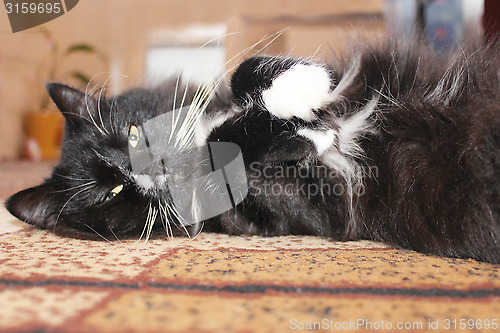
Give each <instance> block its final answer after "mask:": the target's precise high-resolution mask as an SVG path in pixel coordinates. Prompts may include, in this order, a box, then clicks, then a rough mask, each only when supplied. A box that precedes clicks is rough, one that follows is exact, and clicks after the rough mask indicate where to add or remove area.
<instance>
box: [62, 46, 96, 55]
mask: <svg viewBox="0 0 500 333" xmlns="http://www.w3.org/2000/svg"><path fill="white" fill-rule="evenodd" d="M73 52H87V53H93V52H95V50H94V47H93V46H92V45H90V44H85V43H81V44H73V45H70V46H69V47H68V48H67V49H66V54H69V53H73Z"/></svg>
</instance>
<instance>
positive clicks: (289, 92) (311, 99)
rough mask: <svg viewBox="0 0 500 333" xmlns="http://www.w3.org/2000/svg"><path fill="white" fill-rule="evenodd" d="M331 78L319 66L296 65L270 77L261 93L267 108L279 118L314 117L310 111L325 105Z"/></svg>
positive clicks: (329, 98) (327, 99)
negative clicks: (270, 81)
mask: <svg viewBox="0 0 500 333" xmlns="http://www.w3.org/2000/svg"><path fill="white" fill-rule="evenodd" d="M330 86H331V79H330V75H329V74H328V71H327V70H326V69H325V68H323V67H321V66H318V65H304V64H297V65H295V66H293V67H292V68H290V69H289V70H287V71H286V72H284V73H282V74H281V75H279V76H278V77H277V78H276V79H274V80H273V83H272V85H271V87H270V88H269V89H267V90H264V91H263V92H262V99H263V101H264V105H265V107H266V109H267V110H268V111H269V112H271V113H272V114H273V115H275V116H276V117H278V118H283V119H290V118H293V117H297V118H300V119H303V120H313V119H314V118H315V115H314V112H313V110H316V109H320V108H321V107H323V106H325V105H327V104H328V103H329V102H330V101H331V100H332V97H331V95H330Z"/></svg>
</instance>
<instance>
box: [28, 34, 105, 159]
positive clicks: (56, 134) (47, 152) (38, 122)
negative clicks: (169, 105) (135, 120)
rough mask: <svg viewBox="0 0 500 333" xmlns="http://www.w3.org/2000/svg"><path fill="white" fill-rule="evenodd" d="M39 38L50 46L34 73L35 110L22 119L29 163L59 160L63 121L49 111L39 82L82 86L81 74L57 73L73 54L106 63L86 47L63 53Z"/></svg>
mask: <svg viewBox="0 0 500 333" xmlns="http://www.w3.org/2000/svg"><path fill="white" fill-rule="evenodd" d="M41 33H42V35H43V36H44V38H45V39H46V40H47V42H48V43H49V46H50V51H49V52H48V54H47V56H46V58H45V59H43V60H42V62H41V63H40V65H39V66H38V69H37V71H36V73H35V74H36V78H37V79H36V82H35V84H36V85H37V88H38V89H37V90H38V93H39V96H40V105H39V108H38V109H37V110H34V111H31V112H28V113H26V114H25V115H24V118H23V128H24V132H25V134H26V154H27V156H28V158H30V159H31V160H49V159H56V158H57V157H58V156H59V151H60V143H61V138H62V129H63V124H64V118H63V117H62V115H61V114H60V113H59V112H58V111H56V110H54V109H52V106H51V103H50V97H49V96H48V94H47V93H46V92H45V89H44V86H43V84H42V82H47V81H55V80H57V79H58V78H59V77H61V76H63V75H64V76H65V77H69V78H73V79H75V80H77V81H79V82H81V83H82V84H88V83H89V82H90V78H89V77H88V76H87V75H85V74H84V73H83V72H81V71H73V72H71V73H64V74H60V73H59V70H60V68H61V64H62V63H63V62H64V60H65V59H66V58H68V57H70V56H71V55H73V54H77V53H80V54H81V53H83V54H89V55H92V54H93V55H96V56H97V57H99V59H101V60H103V61H106V60H107V58H106V56H105V55H104V54H103V53H102V52H100V51H99V50H97V49H96V48H95V47H93V46H92V45H90V44H88V43H75V44H72V45H70V46H68V47H67V48H65V49H64V50H60V47H59V45H58V43H57V42H56V41H55V40H54V39H53V38H52V35H51V34H50V33H49V32H47V31H46V30H41Z"/></svg>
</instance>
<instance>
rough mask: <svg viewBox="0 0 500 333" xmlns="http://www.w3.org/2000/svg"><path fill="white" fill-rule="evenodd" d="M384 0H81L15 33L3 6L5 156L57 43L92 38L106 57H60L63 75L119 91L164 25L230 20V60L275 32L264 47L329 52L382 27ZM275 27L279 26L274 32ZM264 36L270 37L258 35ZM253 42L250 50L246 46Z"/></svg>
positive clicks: (17, 142) (138, 79) (136, 73)
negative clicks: (90, 79)
mask: <svg viewBox="0 0 500 333" xmlns="http://www.w3.org/2000/svg"><path fill="white" fill-rule="evenodd" d="M382 3H383V0H309V1H304V0H275V1H269V0H226V1H224V0H183V1H179V0H176V1H173V0H164V1H160V0H148V1H136V0H82V1H80V2H79V4H78V5H77V6H76V7H75V8H74V9H73V10H71V11H70V12H68V13H67V14H65V15H63V16H62V17H60V18H58V19H56V20H54V21H51V22H49V23H47V24H44V25H43V26H42V28H40V27H36V28H32V29H30V30H27V31H23V32H18V33H15V34H13V33H12V32H11V30H10V26H9V22H8V18H7V15H6V13H5V11H1V13H0V138H1V140H0V141H1V144H0V160H1V159H2V158H3V159H11V158H16V157H20V156H22V152H23V143H24V135H23V131H22V116H23V114H25V113H27V112H29V111H33V110H37V109H39V108H40V100H41V98H42V96H43V94H44V92H43V82H44V81H45V80H47V79H48V74H47V73H46V72H47V68H48V65H47V64H48V63H49V62H50V61H51V60H53V57H51V52H50V50H51V48H52V46H53V43H57V45H58V48H59V49H60V50H64V49H65V48H67V47H68V46H70V45H72V44H75V43H79V42H85V43H89V44H91V45H93V46H94V47H96V48H97V49H99V50H101V51H102V52H103V53H104V54H105V55H106V57H107V60H106V61H103V60H102V59H100V58H99V57H97V56H96V55H92V54H91V55H85V54H73V55H69V56H68V57H66V58H64V59H63V60H62V61H59V62H58V65H57V68H58V69H57V75H56V79H57V80H58V81H63V82H66V83H70V84H72V85H74V86H77V87H79V85H81V84H80V83H79V82H78V81H74V80H72V79H71V75H70V73H71V72H72V71H74V70H79V71H82V72H85V73H87V74H88V75H89V76H91V77H92V76H95V77H94V80H93V83H95V84H98V85H104V84H105V85H106V87H108V90H109V91H110V92H111V93H117V92H119V91H121V90H123V89H125V88H127V87H131V86H137V85H140V84H142V83H143V82H142V78H143V77H144V68H145V64H144V62H145V54H146V49H147V47H148V45H149V44H151V43H154V42H158V39H161V38H162V37H161V36H162V31H164V30H175V29H181V28H185V27H186V26H189V25H190V24H196V23H201V24H217V23H223V24H226V25H227V27H228V31H227V32H228V36H227V37H226V40H225V47H226V50H227V51H226V53H227V59H231V58H234V59H233V60H232V61H231V62H230V63H229V64H228V68H229V67H231V66H232V65H234V64H235V63H237V62H238V61H240V60H241V59H242V58H244V57H246V56H249V55H251V54H253V53H255V52H254V51H257V50H260V49H262V48H263V46H265V45H266V44H267V43H268V42H269V41H271V40H272V39H273V38H274V37H276V39H275V40H274V41H273V42H272V43H270V44H269V45H268V47H267V48H265V49H263V50H262V51H265V52H267V53H272V54H280V53H285V54H291V55H294V56H313V55H314V56H316V57H324V58H327V55H328V54H330V53H331V52H337V51H339V50H342V49H343V48H346V47H348V40H349V39H350V38H352V37H359V36H360V35H363V36H365V37H366V36H367V37H368V38H372V37H375V36H378V35H381V34H382V33H383V31H384V25H383V21H382V20H381V18H380V14H381V7H382ZM41 29H44V31H45V32H46V33H42V32H41V31H42V30H41ZM278 31H281V33H280V34H278V35H276V33H277V32H278ZM47 34H48V35H47ZM264 36H272V37H270V38H267V39H265V40H263V41H261V39H262V38H263V37H264ZM259 41H261V43H259ZM252 45H254V48H253V49H252V52H246V53H243V54H241V52H242V50H244V49H247V48H248V47H249V46H252ZM37 73H38V74H37ZM111 73H120V75H111ZM83 88H85V87H83Z"/></svg>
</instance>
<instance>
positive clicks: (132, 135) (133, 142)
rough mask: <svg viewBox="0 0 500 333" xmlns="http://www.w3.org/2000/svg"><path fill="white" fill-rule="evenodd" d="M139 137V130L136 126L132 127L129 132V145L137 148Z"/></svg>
mask: <svg viewBox="0 0 500 333" xmlns="http://www.w3.org/2000/svg"><path fill="white" fill-rule="evenodd" d="M139 137H140V133H139V129H138V128H137V127H136V126H134V125H132V126H130V129H129V131H128V144H129V145H130V146H131V147H132V148H135V147H137V145H138V144H139Z"/></svg>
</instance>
